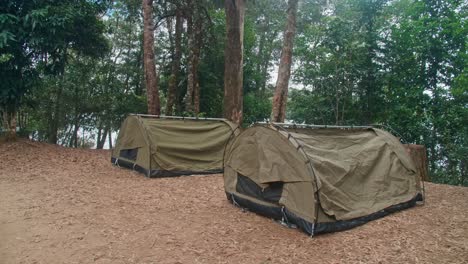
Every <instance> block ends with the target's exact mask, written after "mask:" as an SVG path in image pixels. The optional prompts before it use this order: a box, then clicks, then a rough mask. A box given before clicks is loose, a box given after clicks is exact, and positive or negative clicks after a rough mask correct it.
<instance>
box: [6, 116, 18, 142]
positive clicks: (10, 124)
mask: <svg viewBox="0 0 468 264" xmlns="http://www.w3.org/2000/svg"><path fill="white" fill-rule="evenodd" d="M16 121H17V120H16V111H14V110H13V111H11V112H10V113H9V112H8V111H6V110H5V112H3V127H4V129H5V131H7V132H6V139H7V140H14V139H15V138H16V123H17V122H16Z"/></svg>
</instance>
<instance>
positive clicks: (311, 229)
mask: <svg viewBox="0 0 468 264" xmlns="http://www.w3.org/2000/svg"><path fill="white" fill-rule="evenodd" d="M226 197H227V199H228V200H229V201H230V202H231V203H233V204H234V205H237V206H239V207H241V208H244V209H247V210H249V211H252V212H254V213H257V214H259V215H262V216H265V217H268V218H272V219H274V220H286V223H287V224H294V225H296V226H297V227H299V229H301V230H302V231H303V232H304V233H306V234H308V235H311V236H313V235H317V234H324V233H331V232H338V231H343V230H347V229H351V228H354V227H357V226H361V225H363V224H365V223H367V222H370V221H372V220H376V219H379V218H382V217H384V216H387V215H389V214H392V213H395V212H399V211H402V210H404V209H408V208H411V207H414V206H415V205H416V203H417V202H418V201H422V200H423V196H422V194H421V193H418V194H417V195H416V196H415V197H414V198H413V199H411V200H409V201H407V202H403V203H400V204H396V205H392V206H390V207H387V208H385V209H383V210H380V211H378V212H375V213H373V214H370V215H366V216H362V217H358V218H354V219H350V220H340V221H336V222H327V223H317V224H316V225H314V223H311V222H309V221H306V220H304V219H302V218H300V217H298V216H297V215H295V214H294V213H292V212H290V211H289V210H287V209H286V208H281V207H280V206H267V205H262V204H259V203H255V202H254V201H252V200H250V199H245V198H242V197H239V196H237V195H236V194H234V193H227V192H226Z"/></svg>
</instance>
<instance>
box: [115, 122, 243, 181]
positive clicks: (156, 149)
mask: <svg viewBox="0 0 468 264" xmlns="http://www.w3.org/2000/svg"><path fill="white" fill-rule="evenodd" d="M236 133H238V129H237V125H235V124H234V123H231V122H228V121H226V120H224V119H215V118H210V119H208V118H206V119H197V118H182V117H181V118H177V117H159V116H150V115H130V116H128V117H127V118H126V119H125V120H124V122H123V123H122V126H121V128H120V132H119V136H118V137H117V142H116V145H115V148H114V150H113V151H112V158H111V161H112V163H114V164H115V165H118V166H122V167H127V168H130V169H133V170H136V171H139V172H142V173H144V174H145V175H146V176H148V177H168V176H179V175H191V174H209V173H221V172H222V171H223V155H224V150H225V147H226V144H227V142H228V141H229V140H230V139H231V137H234V136H235V134H236Z"/></svg>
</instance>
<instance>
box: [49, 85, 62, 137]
mask: <svg viewBox="0 0 468 264" xmlns="http://www.w3.org/2000/svg"><path fill="white" fill-rule="evenodd" d="M60 79H61V81H60V84H59V87H58V90H57V99H56V102H55V107H54V110H53V113H52V119H51V120H50V122H51V123H50V124H49V126H50V128H49V140H48V142H49V143H51V144H57V140H58V135H57V134H58V123H59V115H60V114H59V113H60V108H61V105H60V103H61V100H62V92H63V85H62V84H63V76H61V77H60Z"/></svg>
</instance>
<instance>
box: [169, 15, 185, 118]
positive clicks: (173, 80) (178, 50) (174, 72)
mask: <svg viewBox="0 0 468 264" xmlns="http://www.w3.org/2000/svg"><path fill="white" fill-rule="evenodd" d="M176 8H177V9H176V22H175V45H174V46H175V47H174V57H173V59H172V67H171V76H170V77H169V87H168V92H167V104H166V115H173V113H174V103H175V99H176V94H177V83H178V82H177V81H178V80H177V78H178V76H179V70H180V57H181V54H182V45H181V40H182V24H183V23H182V11H181V10H180V7H179V6H177V7H176Z"/></svg>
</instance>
